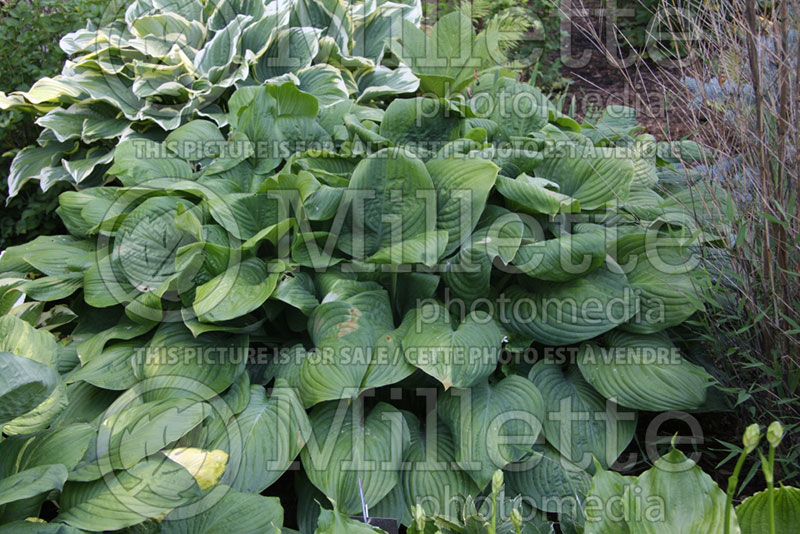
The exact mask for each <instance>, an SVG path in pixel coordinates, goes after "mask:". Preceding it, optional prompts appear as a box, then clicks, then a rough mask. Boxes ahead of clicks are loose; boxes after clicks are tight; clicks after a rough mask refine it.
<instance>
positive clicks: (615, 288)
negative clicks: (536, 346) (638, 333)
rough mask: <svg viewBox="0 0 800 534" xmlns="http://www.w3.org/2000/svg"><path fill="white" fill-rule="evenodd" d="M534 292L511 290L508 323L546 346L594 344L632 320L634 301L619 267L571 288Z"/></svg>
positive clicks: (540, 286)
mask: <svg viewBox="0 0 800 534" xmlns="http://www.w3.org/2000/svg"><path fill="white" fill-rule="evenodd" d="M528 285H529V286H531V290H528V291H526V290H525V289H523V288H522V287H519V286H517V287H512V288H510V289H509V290H507V291H506V296H507V297H508V299H507V300H506V301H505V303H504V304H505V305H504V315H503V317H504V318H505V320H507V321H508V323H507V324H506V325H504V326H506V327H507V328H508V329H510V330H511V331H512V332H514V333H516V334H518V335H520V336H523V337H524V338H525V339H527V340H534V341H537V342H539V343H542V344H544V345H568V344H571V343H577V342H579V341H584V340H587V339H591V338H593V337H595V336H598V335H599V334H602V333H604V332H607V331H609V330H611V329H612V328H614V327H616V326H618V325H620V324H622V323H624V322H626V321H627V320H628V319H630V318H631V317H632V316H633V315H634V314H635V313H636V309H637V302H636V299H635V295H634V294H633V292H632V291H631V289H630V285H629V284H628V280H627V278H626V277H625V275H624V274H623V273H622V272H621V270H620V267H619V266H618V265H617V264H616V263H614V262H613V260H607V262H606V265H605V266H603V267H600V268H598V269H595V270H594V271H592V272H590V273H589V274H587V275H586V276H583V277H581V278H576V279H574V280H570V281H567V282H561V283H553V282H531V283H530V284H528Z"/></svg>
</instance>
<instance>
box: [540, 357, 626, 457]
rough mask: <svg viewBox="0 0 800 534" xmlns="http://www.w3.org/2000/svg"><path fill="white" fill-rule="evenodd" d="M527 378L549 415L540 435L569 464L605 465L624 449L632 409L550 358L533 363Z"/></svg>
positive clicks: (575, 370)
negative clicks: (542, 435) (628, 408)
mask: <svg viewBox="0 0 800 534" xmlns="http://www.w3.org/2000/svg"><path fill="white" fill-rule="evenodd" d="M528 378H529V379H530V380H531V382H533V384H534V385H535V386H536V387H537V388H538V389H539V391H540V392H541V394H542V397H543V398H544V403H545V406H546V409H547V413H548V414H549V417H546V418H544V419H543V421H542V423H543V424H544V435H545V437H546V438H547V441H548V443H550V444H551V445H552V446H553V447H554V448H555V449H556V450H557V451H559V452H560V453H561V454H562V455H564V456H565V457H566V458H567V459H568V460H570V461H571V462H572V463H573V464H575V465H578V466H580V467H582V468H584V469H589V468H591V467H592V458H593V457H594V458H596V459H597V460H598V461H599V462H600V464H601V465H602V466H603V467H605V468H607V467H608V466H610V465H611V464H613V463H614V462H615V461H616V459H617V457H618V456H619V455H620V453H621V452H622V451H623V450H625V447H627V446H628V443H630V441H631V439H633V434H634V432H635V431H636V412H631V411H629V410H625V409H621V408H620V407H619V406H617V405H616V404H614V403H613V402H611V401H608V400H606V399H605V398H604V397H603V396H602V395H600V394H599V393H598V392H597V391H596V390H595V389H594V388H593V387H592V386H591V385H589V383H588V382H586V380H584V378H583V376H582V375H581V373H580V371H579V370H578V368H577V367H576V366H574V365H571V366H569V367H568V368H567V369H566V370H565V369H562V367H561V366H560V365H559V364H557V363H553V362H552V361H547V360H542V361H540V362H538V363H537V364H536V365H534V366H533V368H532V369H531V372H530V374H529V375H528Z"/></svg>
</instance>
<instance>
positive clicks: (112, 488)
mask: <svg viewBox="0 0 800 534" xmlns="http://www.w3.org/2000/svg"><path fill="white" fill-rule="evenodd" d="M200 495H201V493H200V488H199V487H198V486H197V482H195V479H194V477H192V475H191V473H189V471H187V470H186V469H185V468H184V467H183V466H181V465H178V464H176V463H173V462H171V461H170V460H167V459H166V458H162V459H159V460H147V461H144V462H142V463H140V464H138V465H136V466H135V467H133V468H132V469H129V470H127V471H120V472H118V473H115V474H114V475H113V476H109V477H106V478H105V479H101V480H96V481H94V482H69V483H68V484H66V485H65V486H64V491H63V494H62V497H61V512H60V513H59V520H61V521H64V522H65V523H67V524H69V525H72V526H74V527H76V528H79V529H81V530H86V531H89V532H102V531H106V530H118V529H122V528H126V527H130V526H132V525H138V524H139V523H142V522H144V521H145V520H146V519H148V518H151V517H156V516H159V515H162V514H166V513H167V512H170V511H171V510H173V509H175V508H179V507H182V506H184V505H186V504H189V503H190V502H192V501H193V500H195V499H197V498H198V497H200Z"/></svg>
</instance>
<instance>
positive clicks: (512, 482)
mask: <svg viewBox="0 0 800 534" xmlns="http://www.w3.org/2000/svg"><path fill="white" fill-rule="evenodd" d="M505 472H506V477H505V480H506V484H507V485H508V490H511V494H514V495H516V494H520V495H523V498H524V499H525V500H526V502H527V503H528V504H531V505H532V506H534V507H536V508H537V509H539V510H544V511H545V512H553V513H555V512H558V513H559V514H561V513H563V512H567V513H569V512H570V510H569V509H570V508H573V509H574V510H578V508H574V507H575V506H579V505H581V504H582V503H583V501H584V500H585V498H586V494H587V493H588V491H589V487H590V484H591V477H590V476H589V475H588V474H587V473H586V472H585V471H583V470H582V469H581V468H580V467H578V466H576V465H574V464H572V463H571V462H570V461H569V460H567V459H566V458H564V457H563V456H561V455H560V454H559V453H558V452H557V451H555V450H554V449H552V448H551V447H550V446H548V445H544V446H537V447H536V449H535V450H534V451H533V452H532V453H531V455H530V456H529V457H528V458H526V459H525V460H524V461H522V462H520V463H516V464H511V465H509V466H508V467H507V468H506V470H505Z"/></svg>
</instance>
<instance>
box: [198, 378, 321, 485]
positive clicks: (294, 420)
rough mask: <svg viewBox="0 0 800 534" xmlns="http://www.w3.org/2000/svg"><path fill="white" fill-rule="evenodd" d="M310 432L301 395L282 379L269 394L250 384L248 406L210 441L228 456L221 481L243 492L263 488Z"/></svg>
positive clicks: (284, 467) (284, 465) (261, 388)
mask: <svg viewBox="0 0 800 534" xmlns="http://www.w3.org/2000/svg"><path fill="white" fill-rule="evenodd" d="M310 433H311V426H310V425H309V422H308V416H307V415H306V412H305V409H304V408H303V404H302V402H301V401H300V397H299V396H298V395H297V392H296V391H295V390H294V389H292V388H290V387H289V384H288V383H287V382H286V381H285V380H282V379H278V380H277V381H276V382H275V386H274V387H273V388H272V390H271V392H270V394H269V396H267V392H266V391H265V390H264V388H263V387H262V386H258V385H253V386H251V387H250V401H249V402H248V404H247V407H246V408H245V409H244V410H243V411H242V412H241V413H240V414H238V415H237V416H236V417H235V418H233V419H231V421H229V422H228V424H227V426H226V429H225V431H224V432H223V433H222V434H221V435H220V436H218V437H216V438H215V439H214V440H213V441H212V444H211V448H213V449H222V450H225V451H228V452H229V455H230V459H229V461H228V470H227V471H226V473H225V475H224V476H223V478H222V483H223V484H226V485H229V486H231V487H232V488H234V489H235V490H238V491H242V492H245V493H260V492H262V491H264V490H265V489H266V488H268V487H269V486H271V485H272V484H273V483H274V482H275V481H276V480H277V479H278V478H280V476H281V475H282V474H283V473H284V472H285V471H286V470H287V469H288V468H289V466H290V465H291V463H292V462H293V461H294V459H295V458H296V457H297V455H298V454H299V453H300V450H301V449H302V448H303V447H304V445H305V443H306V441H307V440H308V439H309V437H310Z"/></svg>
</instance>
